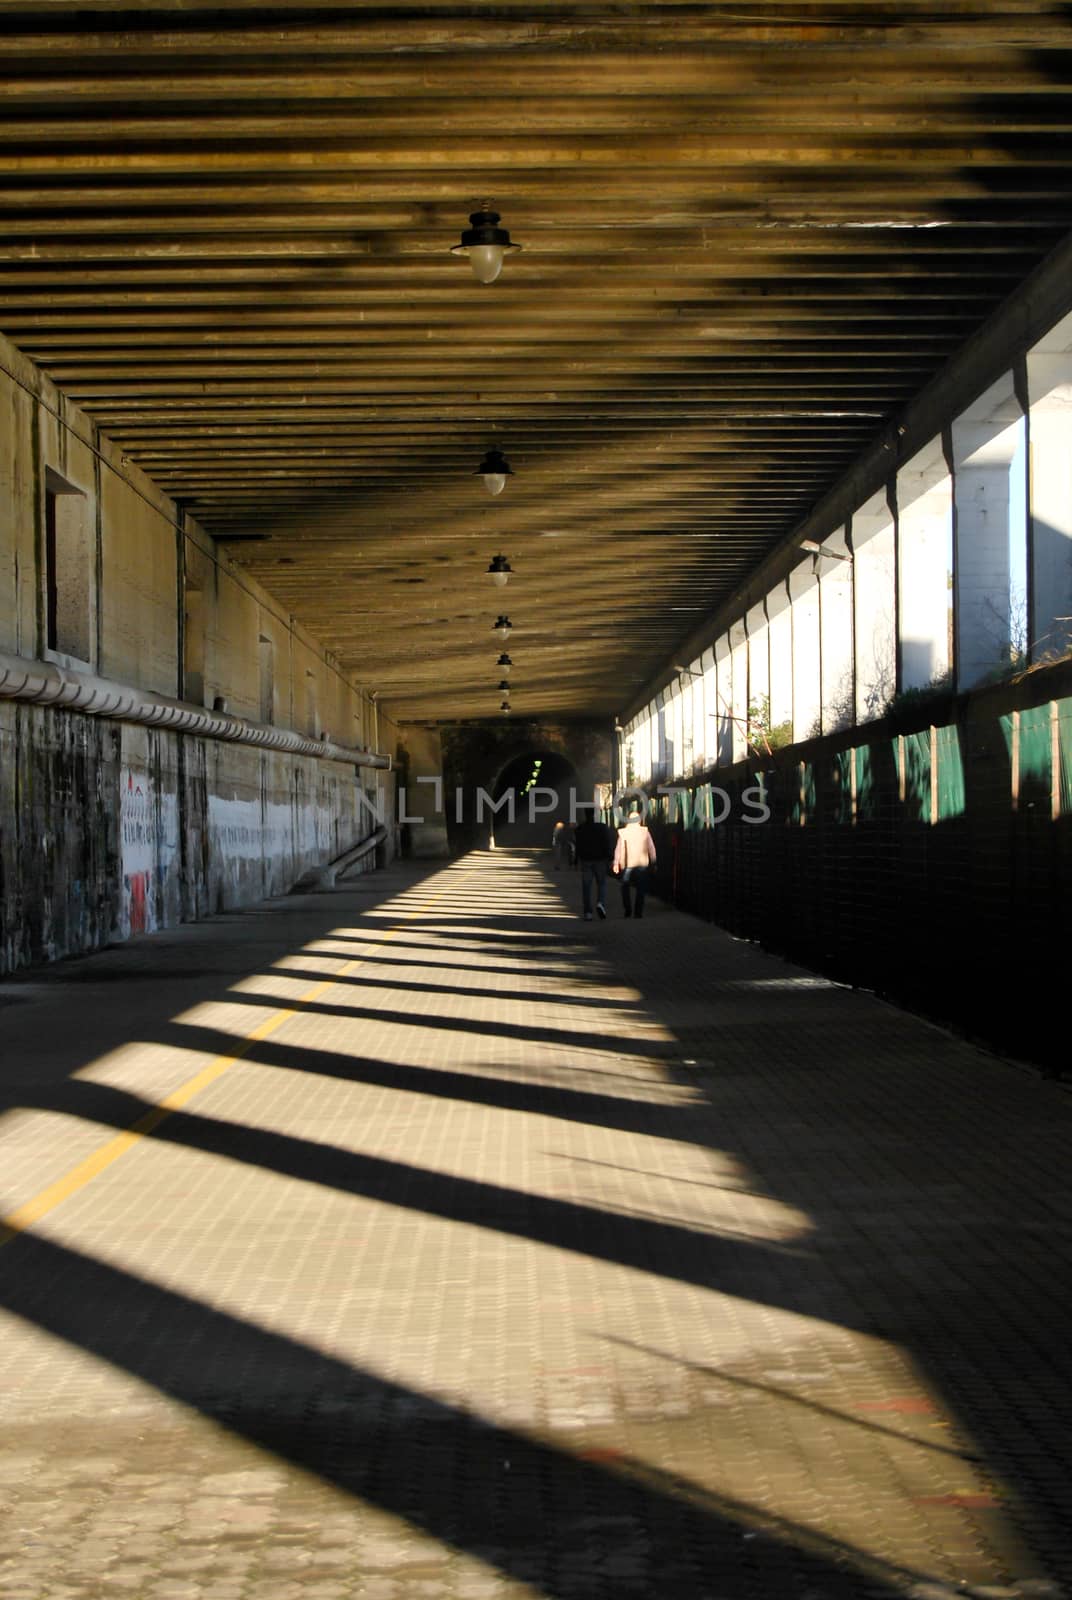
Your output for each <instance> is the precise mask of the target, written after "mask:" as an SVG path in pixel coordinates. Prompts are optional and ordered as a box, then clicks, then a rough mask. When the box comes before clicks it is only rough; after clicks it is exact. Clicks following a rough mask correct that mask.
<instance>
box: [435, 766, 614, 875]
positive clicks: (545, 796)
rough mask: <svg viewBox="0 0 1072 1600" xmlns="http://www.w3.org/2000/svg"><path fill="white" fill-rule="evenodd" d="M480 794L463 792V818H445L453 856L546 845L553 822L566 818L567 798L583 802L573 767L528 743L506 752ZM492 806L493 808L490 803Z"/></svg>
mask: <svg viewBox="0 0 1072 1600" xmlns="http://www.w3.org/2000/svg"><path fill="white" fill-rule="evenodd" d="M483 790H484V794H485V796H490V797H491V804H490V805H489V804H488V802H487V799H486V798H485V799H483V800H482V799H481V798H480V794H479V791H478V790H474V791H471V792H466V793H465V796H464V807H463V811H464V819H463V820H462V821H460V822H459V820H458V818H457V817H456V816H454V817H452V818H451V819H450V821H449V822H448V832H449V836H450V842H451V849H452V851H453V853H454V854H459V853H461V852H463V851H465V850H472V849H482V848H487V847H488V846H489V845H491V844H494V845H495V847H496V848H498V849H515V850H518V849H522V850H524V849H527V850H539V849H545V848H546V849H550V845H551V831H552V829H553V828H554V825H555V823H556V822H559V821H561V822H565V823H566V824H567V825H569V823H570V822H571V820H572V815H571V812H572V802H573V797H574V796H576V798H577V799H578V800H588V799H590V798H591V796H590V794H588V793H582V792H581V786H580V782H579V779H578V774H577V768H576V767H575V766H574V765H573V763H572V762H571V761H569V760H568V759H567V758H566V757H565V756H563V755H560V754H559V753H558V752H556V751H553V750H548V749H546V748H545V749H540V748H538V747H533V748H531V749H529V750H526V751H524V752H523V753H521V754H515V755H512V756H510V757H509V758H508V759H507V761H506V762H505V764H504V765H503V766H502V768H501V769H500V770H499V772H498V773H497V774H495V775H494V776H492V777H491V778H490V779H488V780H485V782H484V784H483ZM493 806H494V808H495V809H494V810H493V809H492V807H493Z"/></svg>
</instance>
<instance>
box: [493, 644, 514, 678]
mask: <svg viewBox="0 0 1072 1600" xmlns="http://www.w3.org/2000/svg"><path fill="white" fill-rule="evenodd" d="M513 664H514V663H513V662H512V661H511V660H510V657H509V656H508V655H507V654H506V651H505V650H504V651H503V653H502V655H501V656H500V657H499V659H498V661H496V663H495V665H496V666H497V667H501V668H502V671H503V675H504V676H505V677H507V678H508V677H509V676H510V668H511V667H512V666H513Z"/></svg>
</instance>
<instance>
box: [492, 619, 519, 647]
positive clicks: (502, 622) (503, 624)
mask: <svg viewBox="0 0 1072 1600" xmlns="http://www.w3.org/2000/svg"><path fill="white" fill-rule="evenodd" d="M513 628H514V625H513V623H512V622H511V621H510V618H509V617H496V619H495V621H494V622H493V623H492V626H491V631H492V633H497V634H498V635H499V638H500V639H501V640H502V642H503V644H505V643H506V641H507V639H509V637H510V635H511V633H512V632H513Z"/></svg>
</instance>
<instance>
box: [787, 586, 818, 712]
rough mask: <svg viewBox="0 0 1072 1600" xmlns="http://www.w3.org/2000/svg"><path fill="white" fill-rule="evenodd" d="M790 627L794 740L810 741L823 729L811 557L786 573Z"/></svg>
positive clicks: (816, 593)
mask: <svg viewBox="0 0 1072 1600" xmlns="http://www.w3.org/2000/svg"><path fill="white" fill-rule="evenodd" d="M789 598H790V601H791V602H792V604H791V612H790V614H791V617H792V624H793V739H794V741H799V740H801V739H812V738H814V737H815V735H816V734H817V733H819V731H820V729H821V726H822V696H821V681H820V671H819V580H818V578H817V577H816V575H815V573H814V572H813V571H812V564H811V560H810V558H807V559H804V560H802V561H801V562H800V563H799V564H798V565H797V566H796V567H794V569H793V571H792V572H791V573H790V574H789Z"/></svg>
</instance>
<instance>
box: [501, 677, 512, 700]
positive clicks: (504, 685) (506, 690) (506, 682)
mask: <svg viewBox="0 0 1072 1600" xmlns="http://www.w3.org/2000/svg"><path fill="white" fill-rule="evenodd" d="M499 688H500V690H501V691H502V693H503V694H504V695H505V696H506V698H507V699H509V698H510V679H509V678H500V680H499Z"/></svg>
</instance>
